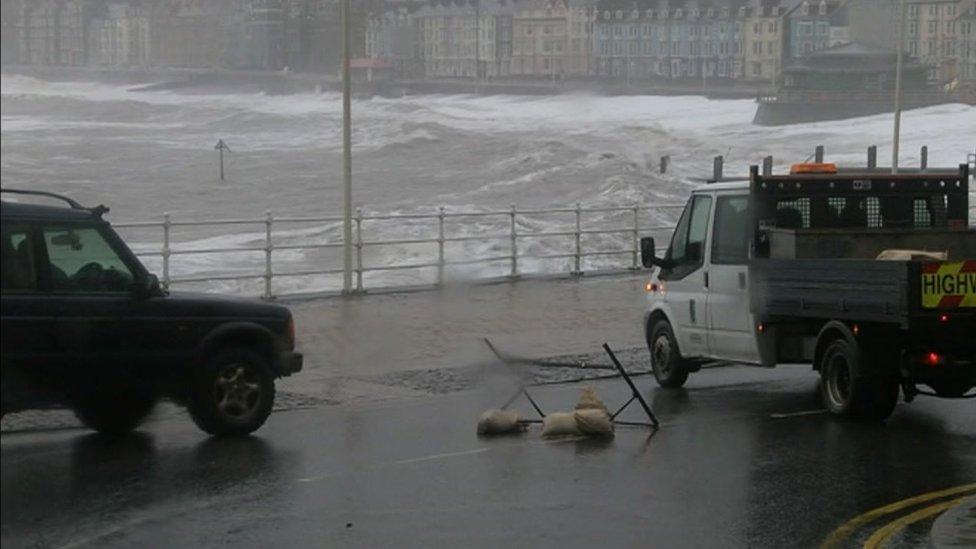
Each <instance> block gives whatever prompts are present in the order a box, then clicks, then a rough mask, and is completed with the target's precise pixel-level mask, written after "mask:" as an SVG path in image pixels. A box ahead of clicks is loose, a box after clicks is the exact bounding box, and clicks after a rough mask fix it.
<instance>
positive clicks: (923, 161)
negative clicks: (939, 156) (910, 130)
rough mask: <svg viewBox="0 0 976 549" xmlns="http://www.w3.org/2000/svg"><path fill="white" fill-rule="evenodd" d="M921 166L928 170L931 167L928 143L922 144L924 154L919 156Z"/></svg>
mask: <svg viewBox="0 0 976 549" xmlns="http://www.w3.org/2000/svg"><path fill="white" fill-rule="evenodd" d="M919 167H920V168H921V169H922V170H927V169H928V167H929V148H928V146H927V145H922V155H921V157H919Z"/></svg>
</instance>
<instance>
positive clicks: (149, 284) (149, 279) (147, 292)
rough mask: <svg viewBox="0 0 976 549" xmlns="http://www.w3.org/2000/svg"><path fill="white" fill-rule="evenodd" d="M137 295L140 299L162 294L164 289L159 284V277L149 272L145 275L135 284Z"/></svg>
mask: <svg viewBox="0 0 976 549" xmlns="http://www.w3.org/2000/svg"><path fill="white" fill-rule="evenodd" d="M134 293H135V294H136V297H137V298H139V299H148V298H150V297H153V296H157V295H160V294H161V293H162V290H161V289H160V286H159V277H157V276H156V275H154V274H152V273H149V274H147V275H146V276H145V277H143V278H141V279H139V281H138V282H136V284H135V292H134Z"/></svg>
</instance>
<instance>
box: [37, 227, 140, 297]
mask: <svg viewBox="0 0 976 549" xmlns="http://www.w3.org/2000/svg"><path fill="white" fill-rule="evenodd" d="M44 244H45V245H46V246H47V256H48V259H49V261H50V263H51V289H52V290H53V291H55V292H71V293H92V292H94V293H119V292H129V291H131V290H132V282H133V276H132V271H131V270H130V269H129V267H128V266H126V264H125V262H123V261H122V259H121V258H119V255H118V254H117V253H115V250H114V249H113V248H112V246H111V244H109V242H108V241H107V240H106V239H105V237H104V235H103V234H102V233H101V231H99V230H98V228H97V227H47V228H45V229H44Z"/></svg>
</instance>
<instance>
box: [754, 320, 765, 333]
mask: <svg viewBox="0 0 976 549" xmlns="http://www.w3.org/2000/svg"><path fill="white" fill-rule="evenodd" d="M756 331H757V332H759V333H763V332H765V331H766V325H765V324H763V323H762V322H760V323H759V324H757V325H756Z"/></svg>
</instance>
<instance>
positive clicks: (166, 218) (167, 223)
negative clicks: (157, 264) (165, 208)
mask: <svg viewBox="0 0 976 549" xmlns="http://www.w3.org/2000/svg"><path fill="white" fill-rule="evenodd" d="M169 230H170V220H169V212H165V213H163V289H164V290H169V254H170V249H169Z"/></svg>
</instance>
